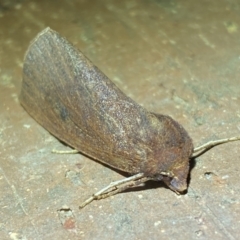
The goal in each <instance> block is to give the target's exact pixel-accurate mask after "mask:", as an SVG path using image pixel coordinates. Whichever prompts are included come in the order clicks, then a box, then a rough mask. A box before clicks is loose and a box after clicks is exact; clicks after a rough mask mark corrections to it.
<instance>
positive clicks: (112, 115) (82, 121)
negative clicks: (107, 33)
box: [20, 28, 239, 207]
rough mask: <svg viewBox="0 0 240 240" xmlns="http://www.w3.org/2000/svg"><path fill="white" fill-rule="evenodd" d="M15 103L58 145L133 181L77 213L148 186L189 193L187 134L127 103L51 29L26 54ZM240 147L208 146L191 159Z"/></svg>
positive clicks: (103, 194)
mask: <svg viewBox="0 0 240 240" xmlns="http://www.w3.org/2000/svg"><path fill="white" fill-rule="evenodd" d="M20 102H21V104H22V105H23V107H24V108H25V109H26V111H27V112H28V113H29V114H30V115H31V116H32V117H33V118H34V119H35V120H36V121H37V122H38V123H39V124H41V125H42V126H43V127H44V128H45V129H47V130H48V131H49V132H50V133H51V134H53V135H54V136H56V137H57V138H58V139H60V140H62V141H63V142H65V143H66V144H68V145H69V146H71V147H73V148H74V149H76V150H77V151H79V152H82V153H84V154H86V155H88V156H90V157H92V158H94V159H96V160H98V161H100V162H103V163H105V164H107V165H109V166H111V167H113V168H115V169H119V170H122V171H124V172H127V173H129V174H130V175H132V176H131V177H129V178H126V179H124V180H121V181H119V182H115V183H113V184H110V185H109V186H108V187H107V188H104V189H103V190H101V191H100V192H98V193H97V194H95V195H93V196H92V197H91V198H89V199H88V200H87V201H86V202H84V204H83V205H82V206H81V207H83V206H85V205H86V204H87V203H89V202H91V201H92V200H94V199H100V198H104V197H106V196H109V195H112V194H115V193H117V192H120V191H122V190H124V189H126V188H129V187H132V186H136V185H138V184H140V183H142V182H145V181H147V180H155V181H163V182H164V183H165V184H166V185H167V186H168V187H169V188H170V189H172V190H173V191H175V192H177V193H181V192H183V191H185V190H186V189H187V177H188V173H189V160H190V158H191V157H193V143H192V140H191V138H190V137H189V136H188V133H187V132H186V131H185V129H184V128H183V127H182V126H181V125H180V124H179V123H177V122H176V121H175V120H173V119H172V118H171V117H169V116H165V115H161V114H157V113H152V112H148V111H147V110H146V109H144V108H143V107H141V106H140V105H139V104H137V103H136V102H134V101H133V100H132V99H131V98H129V97H127V96H126V95H125V94H124V93H123V92H122V91H121V90H120V89H119V88H117V87H116V85H115V84H114V83H113V82H111V81H110V80H109V79H108V77H107V76H105V75H104V74H103V73H102V72H101V71H100V70H99V69H98V68H97V67H96V66H94V65H93V64H92V63H91V61H89V60H88V59H87V58H86V57H85V56H84V55H83V54H82V53H81V52H80V51H78V50H77V49H76V48H75V47H73V46H72V45H71V44H70V43H69V42H68V41H67V40H66V39H65V38H63V37H61V36H60V35H59V34H58V33H57V32H55V31H53V30H51V29H50V28H46V29H45V30H43V31H42V32H41V33H39V34H38V36H37V37H36V38H35V39H34V40H33V41H32V43H31V45H30V47H29V48H28V50H27V53H26V55H25V59H24V66H23V81H22V89H21V94H20ZM238 139H239V138H232V139H224V140H220V141H219V142H217V143H215V142H213V143H208V144H207V145H206V146H203V147H202V148H200V149H195V151H201V150H202V151H205V150H206V149H208V148H210V147H212V146H213V145H216V144H221V143H223V142H226V141H229V140H230V141H235V140H238Z"/></svg>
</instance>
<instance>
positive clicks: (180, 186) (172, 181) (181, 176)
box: [161, 162, 189, 194]
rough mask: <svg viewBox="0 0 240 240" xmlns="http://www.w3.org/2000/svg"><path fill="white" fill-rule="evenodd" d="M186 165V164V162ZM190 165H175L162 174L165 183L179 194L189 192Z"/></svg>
mask: <svg viewBox="0 0 240 240" xmlns="http://www.w3.org/2000/svg"><path fill="white" fill-rule="evenodd" d="M185 163H186V162H185ZM188 174H189V164H188V163H187V164H183V165H180V166H179V165H175V166H173V168H172V169H171V170H169V171H166V172H161V175H162V180H163V182H164V183H165V184H166V185H167V186H168V187H169V188H170V189H171V190H172V191H174V192H176V193H177V194H179V193H183V192H184V191H186V190H187V178H188Z"/></svg>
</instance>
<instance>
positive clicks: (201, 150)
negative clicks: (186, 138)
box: [192, 136, 240, 158]
mask: <svg viewBox="0 0 240 240" xmlns="http://www.w3.org/2000/svg"><path fill="white" fill-rule="evenodd" d="M238 140H240V136H238V137H232V138H225V139H219V140H216V141H209V142H207V143H205V144H203V145H202V146H199V147H196V148H194V150H193V155H192V158H195V157H198V156H200V155H202V154H203V153H204V152H206V151H207V150H209V149H211V148H213V147H215V146H217V145H220V144H223V143H227V142H234V141H238Z"/></svg>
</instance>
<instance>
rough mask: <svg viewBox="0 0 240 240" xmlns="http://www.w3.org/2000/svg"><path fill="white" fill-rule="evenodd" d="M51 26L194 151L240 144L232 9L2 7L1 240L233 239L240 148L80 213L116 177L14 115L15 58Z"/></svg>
mask: <svg viewBox="0 0 240 240" xmlns="http://www.w3.org/2000/svg"><path fill="white" fill-rule="evenodd" d="M47 26H50V27H51V28H53V29H54V30H56V31H58V32H60V34H61V35H63V36H65V37H67V38H68V39H69V41H71V42H72V43H73V44H75V45H76V46H77V47H78V48H79V49H81V51H82V52H83V53H84V54H85V55H86V56H87V57H88V58H90V59H91V60H92V62H94V63H95V64H96V65H97V66H98V67H99V68H100V69H101V70H102V71H103V72H105V73H106V74H107V75H108V76H109V77H110V79H112V80H113V81H114V82H115V83H116V84H117V85H118V86H119V87H120V88H121V89H122V90H123V91H124V92H125V93H126V94H127V95H129V96H130V97H132V98H133V99H134V100H135V101H137V102H138V103H140V104H142V105H143V106H144V107H146V108H147V109H148V110H151V111H154V112H159V113H164V114H167V115H170V116H172V117H173V118H174V119H176V120H177V121H179V122H180V123H181V124H182V125H183V126H184V127H185V129H186V130H187V131H188V132H189V134H190V136H191V137H192V138H193V140H194V144H195V146H198V145H200V144H202V143H205V142H206V141H208V140H213V139H219V138H225V137H231V136H236V135H240V108H239V106H240V85H239V84H240V80H239V76H240V67H239V66H240V42H239V39H240V29H239V28H240V1H238V0H218V1H214V0H211V1H206V0H203V1H191V0H185V1H183V0H180V1H176V0H150V1H137V0H130V1H129V0H122V1H114V0H99V1H97V0H95V1H93V0H92V1H87V0H79V1H77V0H72V1H67V0H62V1H48V0H42V1H36V0H35V1H30V0H25V1H21V0H18V1H17V0H12V1H7V0H5V1H0V189H1V191H0V239H14V240H16V239H240V184H239V171H240V164H239V163H240V150H239V149H240V142H234V143H229V144H226V145H221V146H218V147H216V148H214V149H212V150H210V151H209V152H207V153H206V154H204V155H203V156H201V157H199V158H198V159H196V161H195V162H192V170H191V174H190V182H189V189H188V193H187V194H185V195H181V196H177V195H176V194H175V193H173V192H172V191H170V190H169V189H167V188H165V187H164V186H163V185H162V184H161V183H148V184H147V185H146V186H145V187H141V188H138V189H135V190H133V191H127V192H125V193H121V194H118V195H116V196H114V197H112V198H108V199H105V200H100V201H94V202H93V203H91V204H90V205H88V206H87V207H85V208H84V209H82V210H81V211H79V210H78V205H79V204H80V203H81V202H82V201H83V200H85V199H86V198H87V197H89V196H90V195H91V194H92V193H94V192H96V190H97V189H100V188H102V187H104V186H106V185H107V184H108V183H109V182H111V181H114V180H118V179H121V178H123V177H124V176H123V175H122V174H121V173H119V172H116V171H114V170H112V169H110V168H107V167H106V166H103V165H101V164H99V163H97V162H94V161H93V160H90V159H88V158H87V157H84V156H83V155H81V154H75V155H57V154H52V153H51V150H52V149H59V150H64V149H66V148H67V147H66V146H64V145H63V144H62V143H60V142H59V141H58V140H57V139H55V138H54V137H53V136H51V135H50V134H49V133H48V132H47V131H45V130H44V129H43V128H42V127H40V126H39V125H38V124H37V123H36V122H35V121H34V120H33V119H32V118H31V117H30V116H29V115H28V114H27V113H26V112H25V111H24V109H23V108H22V107H21V106H20V104H19V102H18V94H19V92H20V87H21V71H22V64H23V56H24V52H25V51H26V49H27V47H28V45H29V42H30V40H31V39H33V38H34V37H35V36H36V34H37V33H38V32H39V31H41V30H42V29H44V28H45V27H47Z"/></svg>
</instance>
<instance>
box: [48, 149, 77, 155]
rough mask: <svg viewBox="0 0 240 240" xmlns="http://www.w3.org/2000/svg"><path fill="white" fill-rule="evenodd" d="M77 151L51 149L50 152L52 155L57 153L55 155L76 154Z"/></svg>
mask: <svg viewBox="0 0 240 240" xmlns="http://www.w3.org/2000/svg"><path fill="white" fill-rule="evenodd" d="M78 152H79V151H78V150H76V149H72V150H63V151H61V150H56V149H53V150H52V153H57V154H75V153H78Z"/></svg>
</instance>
